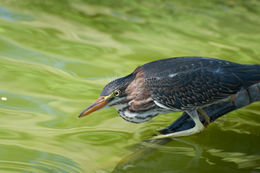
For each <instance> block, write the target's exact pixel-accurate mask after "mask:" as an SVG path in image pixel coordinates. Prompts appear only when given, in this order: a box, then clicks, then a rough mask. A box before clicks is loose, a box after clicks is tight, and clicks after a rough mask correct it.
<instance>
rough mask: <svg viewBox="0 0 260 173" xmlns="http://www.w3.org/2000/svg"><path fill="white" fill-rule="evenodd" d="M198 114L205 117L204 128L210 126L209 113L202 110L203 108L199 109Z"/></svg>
mask: <svg viewBox="0 0 260 173" xmlns="http://www.w3.org/2000/svg"><path fill="white" fill-rule="evenodd" d="M198 112H199V113H200V115H202V116H203V118H204V119H205V122H204V126H205V127H206V126H208V125H209V124H210V118H209V116H208V115H207V113H206V112H205V111H204V110H203V109H201V108H198Z"/></svg>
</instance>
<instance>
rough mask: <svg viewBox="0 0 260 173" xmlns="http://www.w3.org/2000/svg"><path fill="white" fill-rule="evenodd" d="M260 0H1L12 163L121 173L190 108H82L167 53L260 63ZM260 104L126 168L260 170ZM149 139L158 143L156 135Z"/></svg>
mask: <svg viewBox="0 0 260 173" xmlns="http://www.w3.org/2000/svg"><path fill="white" fill-rule="evenodd" d="M259 16H260V2H259V1H257V0H247V1H243V0H238V1H234V0H229V1H219V0H214V1H206V0H202V1H200V3H198V1H188V0H184V1H170V0H168V1H162V0H154V1H148V0H144V1H141V2H139V1H137V0H133V1H112V0H100V1H94V0H87V1H83V0H70V1H68V0H53V1H51V0H48V1H35V0H22V1H18V0H2V1H0V69H1V74H0V98H6V99H2V100H0V122H1V125H0V172H64V173H65V172H69V173H71V172H91V173H92V172H95V173H104V172H112V171H113V170H114V168H115V167H116V165H118V163H119V162H120V160H122V159H123V158H125V157H127V156H128V155H129V154H132V153H133V152H134V153H136V155H138V147H137V149H136V144H138V143H140V142H141V141H142V140H144V139H147V138H149V137H150V136H151V135H152V134H153V133H154V132H156V130H158V129H161V128H163V127H165V126H167V125H169V124H170V123H171V122H172V121H173V120H175V119H176V118H177V117H178V116H179V115H180V113H173V114H168V115H161V116H158V117H156V118H154V119H153V120H151V121H149V122H147V123H142V124H131V123H128V122H125V121H124V120H123V119H121V118H120V117H119V116H118V115H117V113H116V111H115V110H114V109H113V108H107V109H104V110H101V111H98V112H96V113H93V114H92V115H91V116H88V117H86V118H83V119H78V118H77V115H78V114H79V113H80V112H81V111H82V110H83V109H84V108H85V107H86V106H88V105H89V104H91V103H92V102H93V101H94V100H95V99H96V98H97V97H98V95H99V93H100V91H101V90H102V88H103V86H104V85H105V84H106V83H108V82H109V81H111V80H112V79H114V78H115V77H119V76H124V75H127V74H129V73H131V72H132V71H133V70H134V69H135V68H136V67H137V66H139V65H142V64H144V63H147V62H150V61H153V60H158V59H162V58H167V57H177V56H207V57H216V58H221V59H224V60H230V61H234V62H238V63H246V64H252V63H256V64H257V63H258V64H260V49H259V48H260V42H259V40H260V32H259V28H260V20H259ZM259 127H260V104H259V102H258V103H254V104H252V105H250V106H248V107H246V108H243V109H240V110H237V111H234V112H231V113H229V114H228V115H225V116H224V117H222V118H220V119H218V120H217V121H216V122H215V123H213V124H211V125H210V126H209V127H208V128H207V129H206V130H205V131H204V132H202V133H201V134H198V135H194V136H191V137H185V138H181V140H178V141H175V140H174V141H171V142H169V143H167V144H165V145H164V146H161V147H159V148H157V147H155V148H156V149H155V150H153V149H151V152H148V153H147V154H143V155H141V156H139V157H138V159H137V160H134V161H133V162H132V163H133V164H132V165H126V166H125V167H123V168H122V170H120V171H121V172H134V173H137V172H142V173H143V172H149V173H150V172H156V173H157V172H165V173H166V172H167V173H168V172H198V173H202V172H216V173H218V172H228V173H230V172H236V173H237V172H250V173H257V172H260V130H259V129H260V128H259ZM143 148H146V149H147V148H148V149H149V148H154V146H150V145H144V146H142V147H141V149H140V150H143Z"/></svg>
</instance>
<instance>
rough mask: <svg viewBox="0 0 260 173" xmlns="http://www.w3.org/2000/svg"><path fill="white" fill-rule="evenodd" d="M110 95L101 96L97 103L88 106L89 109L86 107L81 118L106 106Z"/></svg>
mask: <svg viewBox="0 0 260 173" xmlns="http://www.w3.org/2000/svg"><path fill="white" fill-rule="evenodd" d="M107 98H108V97H99V98H98V99H97V100H96V101H95V103H93V104H92V105H90V106H89V107H87V109H85V110H84V111H83V112H82V113H81V114H80V115H79V118H81V117H84V116H86V115H88V114H90V113H91V112H94V111H96V110H99V109H101V108H103V107H104V106H106V104H107V103H108V99H107Z"/></svg>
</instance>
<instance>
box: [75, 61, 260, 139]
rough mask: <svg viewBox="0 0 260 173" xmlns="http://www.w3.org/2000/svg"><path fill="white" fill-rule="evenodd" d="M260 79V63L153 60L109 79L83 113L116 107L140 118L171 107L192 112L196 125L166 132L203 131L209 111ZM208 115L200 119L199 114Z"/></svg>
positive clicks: (124, 115)
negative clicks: (124, 74)
mask: <svg viewBox="0 0 260 173" xmlns="http://www.w3.org/2000/svg"><path fill="white" fill-rule="evenodd" d="M258 82H260V65H243V64H238V63H233V62H229V61H224V60H219V59H213V58H205V57H178V58H168V59H162V60H158V61H153V62H150V63H147V64H144V65H142V66H139V67H137V68H136V69H135V70H134V72H132V73H131V74H129V75H127V76H125V77H122V78H119V79H116V80H114V81H112V82H110V83H108V84H107V85H106V86H105V87H104V88H103V91H102V92H101V94H100V97H99V98H98V99H97V100H96V102H95V103H93V104H92V105H91V106H89V107H88V108H87V109H85V110H84V111H83V112H82V113H81V114H80V115H79V117H83V116H85V115H88V114H90V113H91V112H94V111H96V110H99V109H101V108H105V107H110V106H114V107H115V108H116V109H117V112H118V113H119V115H120V116H121V117H122V118H123V119H125V120H127V121H130V122H133V123H140V122H144V121H148V120H150V119H151V118H153V117H155V116H157V115H159V114H166V113H170V112H186V113H187V114H188V115H189V116H190V117H191V119H192V120H193V121H194V123H195V125H194V127H193V128H191V129H187V130H183V131H179V132H174V133H171V134H167V135H164V136H160V137H178V136H188V135H192V134H195V133H199V132H201V131H202V130H203V129H204V127H205V126H206V125H207V124H208V123H209V122H210V120H209V118H208V116H207V114H206V113H205V111H204V110H203V108H204V107H207V106H209V105H212V104H216V103H219V102H224V101H226V100H231V99H234V98H235V97H234V96H235V95H236V93H238V92H239V91H240V90H241V89H246V88H248V87H249V86H251V85H253V84H255V83H258ZM198 113H200V114H201V115H203V117H204V119H205V120H206V123H205V124H202V122H201V121H200V119H199V114H198Z"/></svg>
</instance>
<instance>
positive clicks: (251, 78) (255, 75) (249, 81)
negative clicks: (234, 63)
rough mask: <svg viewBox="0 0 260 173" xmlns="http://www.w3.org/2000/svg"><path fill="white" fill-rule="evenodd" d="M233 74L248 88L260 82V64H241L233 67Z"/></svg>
mask: <svg viewBox="0 0 260 173" xmlns="http://www.w3.org/2000/svg"><path fill="white" fill-rule="evenodd" d="M231 73H233V75H235V76H236V77H237V79H238V80H239V81H241V83H242V85H243V86H244V87H245V88H247V87H249V86H251V85H254V84H256V83H259V82H260V65H241V66H240V67H237V68H235V69H232V72H231Z"/></svg>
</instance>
